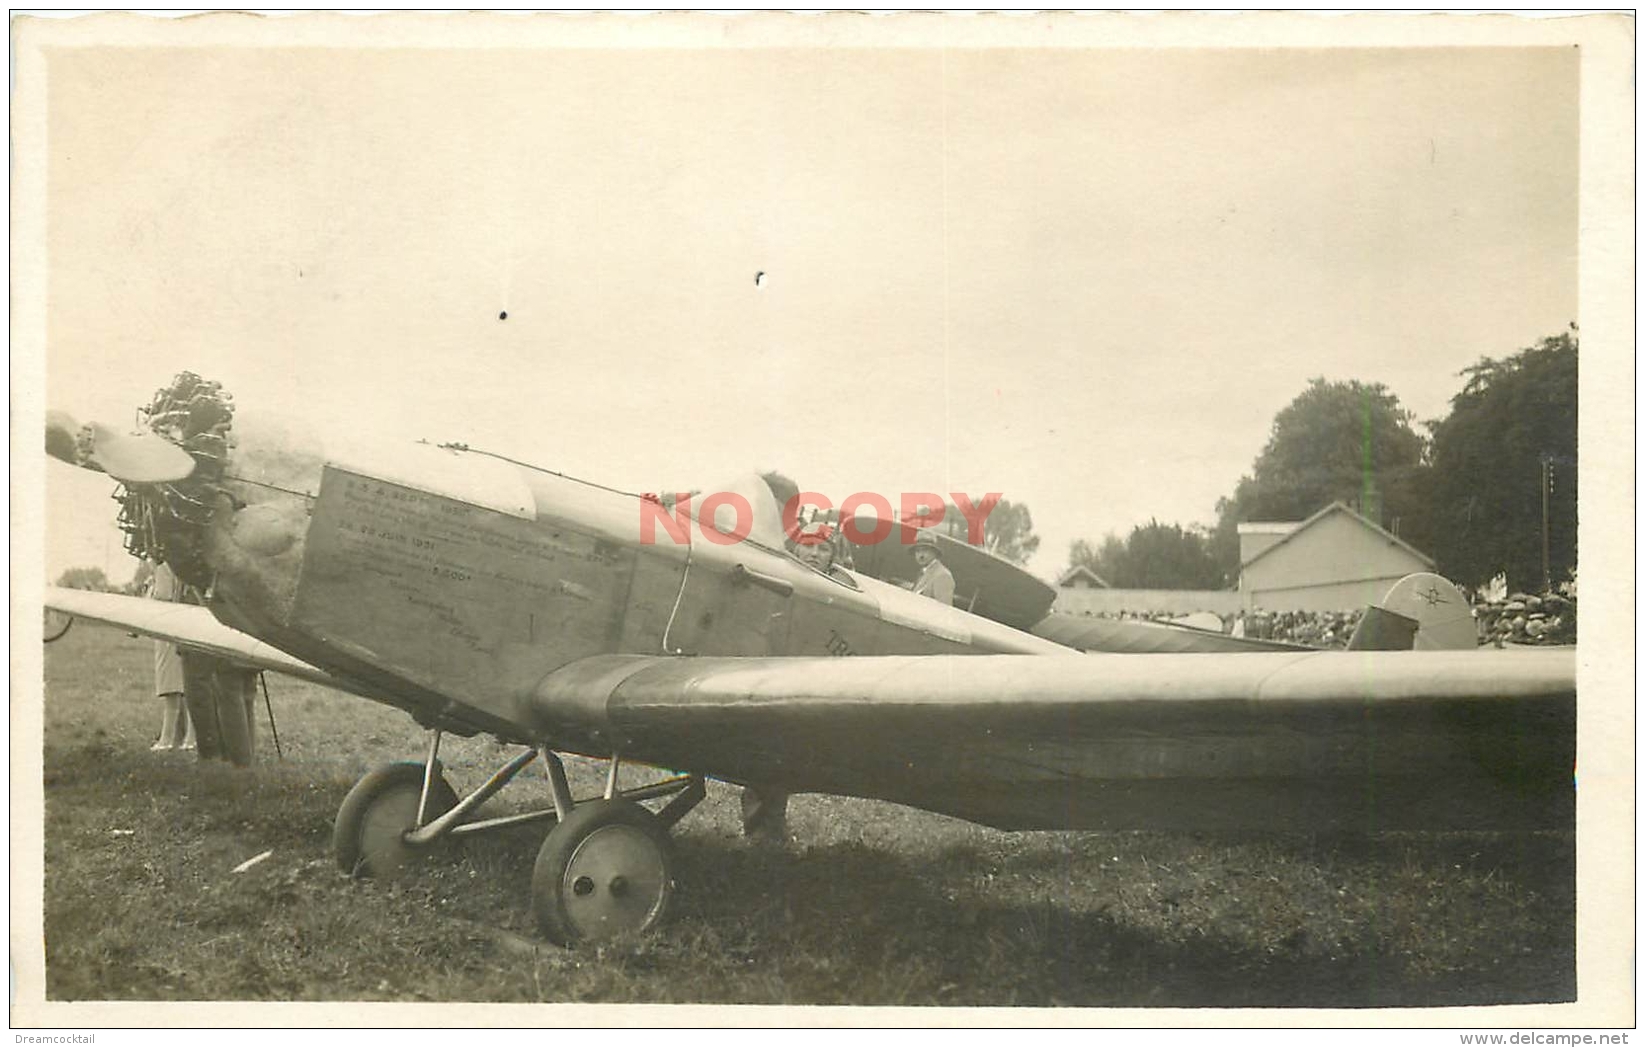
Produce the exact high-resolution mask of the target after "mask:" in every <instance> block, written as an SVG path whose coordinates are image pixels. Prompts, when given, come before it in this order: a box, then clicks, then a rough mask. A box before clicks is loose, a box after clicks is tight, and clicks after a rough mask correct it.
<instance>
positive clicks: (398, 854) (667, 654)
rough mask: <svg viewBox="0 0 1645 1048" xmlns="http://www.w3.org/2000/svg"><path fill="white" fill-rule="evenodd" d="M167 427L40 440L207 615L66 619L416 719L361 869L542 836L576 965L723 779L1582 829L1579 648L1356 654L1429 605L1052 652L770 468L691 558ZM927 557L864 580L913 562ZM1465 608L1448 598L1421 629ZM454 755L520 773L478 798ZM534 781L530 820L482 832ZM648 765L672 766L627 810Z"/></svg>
mask: <svg viewBox="0 0 1645 1048" xmlns="http://www.w3.org/2000/svg"><path fill="white" fill-rule="evenodd" d="M143 415H144V419H145V423H146V424H145V425H144V426H143V427H141V428H140V432H138V433H136V434H130V433H125V432H121V431H119V430H116V429H111V428H109V427H100V426H91V427H87V428H86V429H84V430H76V429H75V428H74V427H72V425H71V424H70V423H68V422H66V421H64V420H61V419H58V420H56V421H55V422H54V423H52V424H51V425H49V426H48V429H49V430H51V432H48V449H54V451H55V453H57V454H59V455H61V456H62V457H65V458H69V459H71V460H73V461H76V462H78V463H80V464H83V465H90V466H91V467H93V468H100V469H102V470H103V471H104V472H106V473H108V474H109V475H110V476H111V477H112V478H114V479H115V480H118V481H119V482H120V483H121V488H120V490H119V491H118V498H119V499H120V502H121V506H122V511H121V525H122V527H123V528H124V529H125V531H126V533H127V536H128V547H129V548H130V549H131V551H132V552H133V553H134V554H136V555H138V556H142V557H146V558H149V559H152V560H157V561H165V562H166V563H169V564H170V565H171V566H172V568H173V570H174V571H175V572H176V573H177V575H178V576H179V577H181V578H182V579H184V580H185V581H186V582H187V583H189V584H191V585H193V586H195V587H197V588H198V589H199V590H200V591H201V592H202V593H203V594H204V595H205V597H204V600H205V603H204V606H183V605H168V604H161V603H158V602H154V601H145V600H138V599H135V598H126V597H120V596H115V595H110V594H100V593H87V592H77V591H68V590H62V589H51V590H49V591H48V595H47V598H46V603H47V605H48V606H49V607H50V608H53V609H56V610H57V611H59V612H64V613H68V614H70V615H73V616H76V617H80V618H85V619H88V620H95V621H100V622H103V623H109V624H114V625H117V626H119V627H121V628H124V629H127V630H132V631H137V632H140V633H143V634H147V635H150V636H154V637H158V638H163V639H168V640H171V641H174V642H176V643H178V644H179V645H183V646H185V647H188V648H192V649H194V650H198V651H204V652H211V653H215V654H219V655H223V656H227V657H231V658H233V659H235V660H238V661H241V662H244V663H247V664H250V665H254V666H258V667H263V668H267V669H273V670H278V671H281V672H285V673H289V674H293V675H295V676H297V677H301V678H304V679H307V680H311V681H317V682H319V683H322V684H325V685H329V686H331V687H334V688H338V689H342V690H345V691H349V692H353V693H355V694H359V695H363V696H367V697H369V698H371V699H375V700H377V701H380V702H384V703H388V704H391V705H393V706H396V707H398V708H400V709H402V710H405V711H406V712H407V713H409V714H410V715H411V716H413V717H414V718H416V720H417V722H418V723H419V724H420V725H422V726H423V727H424V728H426V729H427V730H428V732H429V745H428V749H427V752H426V754H425V755H424V756H423V757H422V759H421V760H419V761H414V762H407V763H396V764H390V765H388V766H386V767H382V768H378V769H376V770H374V771H371V772H369V773H368V774H366V775H365V776H364V777H363V778H362V779H360V780H359V782H358V783H357V784H356V785H355V787H354V788H353V789H352V790H351V791H350V792H349V794H348V796H347V797H346V798H345V799H344V801H343V802H342V805H341V808H340V810H339V812H338V816H337V821H336V826H335V833H334V846H335V850H336V853H337V859H338V861H339V863H340V864H341V866H342V868H343V869H344V870H345V871H347V872H349V873H351V874H354V875H375V876H380V877H387V876H393V875H395V874H396V872H397V871H399V870H401V869H402V868H405V867H406V866H407V865H408V864H410V863H412V862H413V861H416V860H418V859H420V858H421V857H422V856H423V855H425V854H426V853H427V852H428V851H429V850H430V846H431V845H433V844H435V843H436V842H439V841H441V840H442V839H445V838H448V837H451V836H453V835H462V834H468V833H476V832H481V831H484V830H487V829H491V828H496V827H499V826H505V825H517V824H519V823H521V822H528V821H542V822H545V823H553V828H552V829H550V830H549V831H548V834H547V836H546V838H545V840H544V843H543V845H542V849H541V851H540V853H539V855H538V858H537V860H536V865H535V868H534V872H533V878H532V890H531V904H532V908H533V911H534V914H535V917H536V920H537V922H538V925H539V927H540V928H541V930H542V931H543V932H544V933H545V934H546V935H547V936H549V937H550V938H552V939H555V940H557V941H560V942H565V943H571V942H577V941H583V940H591V939H592V940H597V939H603V938H607V937H610V936H614V935H621V934H625V933H633V932H637V931H642V930H645V929H648V928H650V927H652V926H653V925H654V924H655V923H656V922H657V921H658V920H659V919H660V918H661V917H662V915H663V913H664V910H665V908H666V906H667V903H668V901H669V898H670V895H671V894H672V892H673V890H674V876H673V872H672V870H673V867H672V858H671V850H670V846H669V841H668V831H669V830H670V829H671V828H672V827H673V826H674V825H675V824H676V823H677V822H678V821H679V820H680V819H681V818H682V817H683V816H685V815H686V814H687V812H689V811H690V809H691V808H692V807H693V806H694V805H696V804H697V803H698V802H699V801H700V800H701V799H702V798H703V796H704V794H705V787H704V780H705V778H710V777H711V778H715V779H719V780H724V781H728V782H732V783H737V784H742V785H745V786H748V787H753V788H755V789H764V790H768V791H772V792H775V793H779V794H780V793H798V792H822V793H833V794H843V795H853V796H859V797H871V798H879V799H884V800H889V801H894V802H900V803H903V804H908V805H912V806H914V807H918V808H923V809H927V810H930V811H935V812H942V813H946V814H949V815H954V816H958V817H961V818H964V819H969V820H973V821H976V822H981V823H985V824H988V825H991V826H996V827H1002V828H1007V829H1031V828H1037V829H1099V828H1100V829H1181V828H1188V829H1217V830H1226V829H1237V828H1257V827H1281V828H1287V829H1310V830H1326V829H1334V830H1352V831H1377V830H1384V829H1394V828H1492V827H1495V828H1507V827H1523V826H1531V827H1570V826H1571V825H1572V824H1573V821H1574V786H1573V763H1574V759H1575V698H1576V695H1575V692H1576V686H1575V660H1574V654H1573V652H1572V651H1570V650H1569V649H1565V650H1536V651H1523V652H1513V653H1505V652H1491V651H1472V650H1444V651H1429V650H1365V649H1369V648H1378V647H1388V646H1393V645H1391V644H1389V643H1378V638H1379V637H1380V638H1382V640H1384V641H1386V640H1387V638H1388V637H1394V638H1395V639H1396V641H1397V646H1400V647H1412V646H1413V644H1414V643H1415V641H1416V639H1417V638H1418V637H1419V636H1420V635H1421V633H1422V629H1423V621H1424V616H1423V615H1422V614H1413V615H1405V614H1403V613H1400V612H1399V611H1398V609H1393V610H1390V611H1388V612H1387V615H1389V616H1393V618H1392V619H1386V616H1384V618H1385V619H1386V621H1396V625H1397V620H1400V619H1403V620H1404V621H1405V628H1403V629H1399V628H1394V629H1391V630H1390V629H1382V630H1380V631H1379V632H1378V633H1377V634H1376V635H1375V636H1368V637H1365V638H1361V641H1360V642H1359V643H1357V644H1356V647H1357V648H1359V649H1361V650H1354V651H1349V652H1315V651H1306V650H1270V651H1249V650H1240V651H1237V652H1224V651H1221V649H1222V648H1223V647H1225V646H1226V645H1225V642H1224V641H1223V640H1222V639H1218V640H1216V641H1215V643H1214V644H1211V643H1210V642H1209V641H1208V640H1207V638H1205V637H1202V638H1200V640H1202V641H1206V642H1207V644H1208V645H1209V646H1211V647H1215V648H1217V649H1219V650H1213V651H1204V650H1199V649H1197V648H1195V647H1193V646H1186V647H1179V648H1175V649H1171V648H1167V649H1160V648H1158V647H1157V646H1153V647H1150V646H1148V645H1145V646H1144V648H1143V649H1140V650H1152V651H1159V650H1166V651H1168V652H1169V651H1172V650H1175V651H1178V652H1181V653H1165V654H1149V655H1131V654H1112V653H1090V654H1087V653H1082V652H1081V651H1080V650H1078V649H1079V648H1087V647H1101V646H1102V645H1101V644H1096V643H1082V639H1083V640H1084V641H1090V640H1091V639H1092V637H1094V636H1095V635H1096V634H1090V635H1086V634H1081V633H1080V632H1079V630H1078V628H1077V627H1078V626H1079V624H1078V623H1074V624H1068V623H1062V624H1060V625H1059V624H1057V623H1055V622H1053V623H1052V626H1050V627H1047V626H1046V625H1045V623H1046V622H1047V621H1048V619H1049V615H1048V611H1047V609H1048V608H1049V604H1050V600H1049V596H1048V595H1043V594H1042V597H1043V598H1044V599H1043V604H1042V603H1039V602H1038V601H1039V598H1035V599H1032V600H1030V599H1027V597H1025V596H1024V595H1025V594H1026V593H1029V592H1030V591H1031V590H1032V587H1029V586H1026V585H1025V584H1023V583H1022V582H1021V580H1020V579H1018V580H1017V582H1016V583H1015V588H1012V585H1007V584H995V585H993V586H992V588H991V586H990V582H989V579H990V578H992V577H993V576H995V575H998V576H1000V578H1005V574H1002V573H1003V572H1004V569H1003V568H1002V567H1001V566H1000V565H1001V564H1003V562H1000V563H998V564H997V563H994V562H992V561H984V560H981V559H978V558H979V557H982V556H984V555H983V554H981V553H980V552H979V551H972V552H974V553H976V554H977V555H976V556H975V557H973V556H971V554H970V553H967V552H965V551H966V550H968V549H969V547H964V546H963V544H960V543H954V544H952V545H951V546H950V548H949V552H950V553H952V554H953V556H951V557H950V558H949V559H950V560H951V561H952V562H953V563H952V566H953V567H954V570H955V575H956V578H957V579H958V580H959V585H958V586H957V591H956V603H957V604H959V605H960V606H958V607H950V606H945V605H939V604H938V603H936V602H934V601H932V600H929V599H927V598H924V597H920V596H915V595H914V594H912V593H910V592H908V591H906V590H904V589H902V588H900V587H899V586H897V585H894V584H891V583H888V582H885V581H882V580H880V579H877V578H875V577H874V574H876V573H878V574H894V572H891V571H889V569H887V570H881V571H876V572H871V571H869V570H847V569H843V568H838V567H835V568H832V569H831V570H829V571H827V572H823V571H820V570H817V569H815V568H813V567H810V566H808V565H807V564H805V563H802V562H801V561H800V560H799V559H797V558H796V557H794V556H793V555H791V553H790V552H789V551H788V550H787V549H786V548H785V535H784V531H783V528H782V523H781V508H780V506H779V504H778V502H777V499H776V498H775V497H774V496H773V494H772V492H771V490H770V488H769V486H768V485H767V484H765V482H763V481H762V480H761V479H760V478H759V477H757V476H756V477H750V478H749V479H748V480H747V481H745V482H742V483H739V484H737V485H734V486H733V487H732V489H731V490H734V491H735V492H737V493H738V494H740V495H741V496H742V497H743V498H745V499H746V500H747V501H748V503H749V505H750V507H751V510H752V518H753V519H752V521H751V524H750V526H749V527H747V528H746V534H740V535H739V536H737V537H736V540H735V541H722V540H724V539H725V538H726V537H727V536H726V535H725V534H723V533H721V532H722V531H723V530H724V529H718V528H717V527H716V522H715V521H713V520H711V519H708V518H709V515H708V514H703V515H702V518H701V519H695V520H690V521H684V524H685V525H686V526H685V527H684V528H683V529H682V530H684V531H685V533H686V539H685V541H678V540H676V539H675V538H673V537H671V536H670V537H661V536H659V537H657V538H656V540H655V541H651V542H646V541H642V539H641V534H640V531H641V529H640V522H641V520H642V516H643V515H644V514H647V513H655V512H657V511H658V509H659V507H658V506H657V505H656V504H655V502H654V501H653V500H650V499H648V498H647V497H645V496H643V495H641V494H639V493H630V492H624V491H618V490H615V489H612V488H609V487H605V486H602V485H599V484H595V483H590V482H587V481H582V480H577V479H574V478H571V477H568V476H564V475H562V474H559V473H556V472H553V471H551V470H548V469H544V468H540V467H537V466H532V465H527V464H525V463H522V462H517V461H513V460H511V459H507V458H503V457H500V456H498V455H494V454H489V453H486V452H483V451H478V450H474V449H470V448H467V447H463V446H453V445H445V446H436V445H431V444H416V445H409V446H406V447H404V448H402V449H399V450H398V451H396V452H394V453H392V454H388V455H384V456H377V457H373V456H369V455H364V454H361V455H355V456H337V457H330V458H314V459H301V460H299V459H293V458H291V457H289V456H283V457H282V456H272V455H267V454H263V453H261V452H260V450H259V449H257V448H254V447H250V446H243V445H242V446H237V445H236V443H235V440H234V434H233V410H232V402H231V401H229V399H228V398H227V397H226V395H225V394H223V393H222V391H221V390H220V389H218V388H217V387H216V386H215V385H214V384H211V383H206V382H202V381H201V380H199V379H198V378H197V377H195V376H193V375H190V374H187V373H185V374H184V375H181V376H179V377H178V379H177V380H176V381H175V382H174V383H173V384H172V385H171V386H169V387H167V388H166V389H163V390H161V391H160V392H159V393H157V394H156V396H155V398H154V400H153V402H152V403H151V404H150V405H149V407H148V408H147V409H146V410H145V411H144V412H143ZM702 528H716V534H718V535H719V538H717V539H713V540H710V541H704V540H703V537H702V536H703V535H704V534H705V533H704V532H703V531H702V530H701V529H702ZM903 537H905V536H904V535H903V534H902V533H900V532H898V533H896V534H895V537H894V538H893V539H892V540H891V541H889V542H886V543H882V544H881V545H879V546H877V547H875V548H874V549H873V550H872V551H863V552H862V554H861V555H859V557H858V563H859V564H866V565H867V566H869V567H872V566H874V563H875V562H876V559H877V558H896V557H906V556H907V553H906V552H904V551H905V550H906V549H907V547H906V546H904V545H902V544H901V541H902V538H903ZM886 563H887V564H889V563H891V561H890V560H889V559H887V560H886ZM1038 585H1040V586H1043V584H1038ZM1430 586H1431V587H1432V584H1430ZM1046 588H1048V587H1046ZM1454 592H1455V591H1454V590H1447V591H1442V590H1440V589H1438V588H1432V594H1435V595H1437V599H1436V600H1435V601H1434V602H1432V603H1431V604H1430V605H1429V606H1430V607H1437V606H1438V603H1439V602H1441V601H1448V600H1450V599H1451V598H1450V594H1454ZM1416 603H1417V605H1418V606H1420V605H1421V604H1422V602H1421V601H1418V602H1416ZM967 609H969V610H967ZM1407 610H1410V608H1409V607H1407ZM1464 613H1465V611H1464ZM1449 614H1450V615H1453V616H1454V615H1455V614H1457V609H1456V608H1455V607H1452V608H1451V609H1450V610H1449ZM1092 628H1093V629H1095V630H1096V632H1097V633H1101V632H1102V630H1103V629H1106V628H1107V627H1092ZM1137 628H1139V629H1140V628H1142V627H1140V626H1139V627H1137ZM1059 630H1060V631H1062V632H1060V633H1059ZM1181 632H1184V633H1192V632H1194V631H1181ZM1111 639H1112V638H1111ZM1123 640H1124V638H1123V637H1122V638H1120V641H1123ZM1173 643H1176V642H1175V641H1173ZM1112 646H1116V647H1124V646H1125V644H1124V643H1119V642H1113V645H1112ZM1251 646H1252V645H1249V644H1247V645H1244V646H1243V647H1247V648H1248V647H1251ZM1419 646H1420V645H1419ZM1236 647H1240V646H1236ZM448 733H453V734H458V735H463V736H472V735H475V734H480V733H485V734H490V735H493V736H495V737H496V738H498V739H499V740H502V741H504V742H507V743H512V744H517V745H518V746H519V752H518V754H517V755H516V756H515V757H514V758H513V759H512V760H510V761H509V762H508V763H507V764H505V765H504V766H503V767H502V768H500V769H498V770H497V772H496V773H495V774H494V775H492V776H491V777H490V778H489V779H487V780H486V781H485V782H483V783H480V784H479V785H478V786H476V787H474V788H473V789H471V790H469V791H468V792H467V793H466V794H464V795H463V796H461V797H459V796H458V793H457V791H456V790H454V789H453V787H452V785H451V784H450V783H448V782H447V781H446V780H445V778H444V775H443V773H442V771H441V767H442V765H441V763H440V761H439V753H440V746H441V740H442V737H443V736H444V735H446V734H448ZM562 753H576V754H582V755H586V756H589V757H593V758H598V759H606V760H609V761H610V771H609V776H608V778H607V784H606V788H605V790H604V793H603V795H602V796H598V797H592V798H586V799H579V798H576V797H573V796H572V794H571V791H570V789H569V787H568V785H567V778H566V775H565V772H564V768H563V765H562V763H561V758H560V756H559V755H560V754H562ZM538 762H540V763H541V764H542V765H543V766H545V768H546V771H547V775H546V779H547V784H548V790H547V792H548V794H549V796H548V798H547V800H548V803H547V804H546V805H543V806H541V810H534V811H529V812H521V813H515V814H507V815H501V816H492V817H481V815H480V814H479V813H478V812H477V809H479V808H480V806H481V805H482V804H484V803H485V802H486V801H487V800H488V799H489V798H491V797H493V796H494V795H495V794H496V793H497V792H498V791H499V790H500V789H502V788H503V786H504V785H505V784H507V783H508V782H509V781H510V780H512V779H514V778H515V777H516V776H517V775H518V774H519V773H520V772H521V771H522V770H523V769H525V768H526V767H527V766H529V765H531V764H533V763H538ZM625 765H628V766H645V767H647V768H652V769H665V768H666V769H677V770H678V771H677V772H676V773H672V774H663V773H659V775H660V776H661V777H660V778H657V779H656V781H651V782H649V783H646V784H644V785H635V786H628V787H626V788H625V787H623V786H622V785H621V783H620V778H619V768H620V767H622V766H625ZM631 775H632V773H631ZM647 801H649V802H661V803H660V807H658V808H656V809H655V810H654V809H653V808H648V807H646V806H644V805H643V804H642V802H647Z"/></svg>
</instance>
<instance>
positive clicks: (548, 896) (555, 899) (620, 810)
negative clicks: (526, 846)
mask: <svg viewBox="0 0 1645 1048" xmlns="http://www.w3.org/2000/svg"><path fill="white" fill-rule="evenodd" d="M613 827H616V828H622V829H628V830H633V831H637V832H639V833H640V834H642V835H644V837H645V838H647V839H648V840H649V841H650V842H651V844H652V845H653V846H654V847H655V848H656V858H657V860H658V861H659V862H660V864H661V867H662V878H661V884H660V887H659V889H658V898H657V900H656V902H655V904H654V905H653V906H652V907H651V908H650V911H649V913H647V914H646V915H645V916H644V917H643V919H642V920H641V923H640V924H639V925H638V926H633V925H631V924H624V925H619V926H616V927H612V928H601V927H594V926H589V925H587V924H586V923H579V921H578V918H577V915H576V914H575V913H574V912H573V911H572V910H571V909H570V908H569V907H568V906H567V903H568V902H569V901H570V900H569V898H568V895H567V892H568V890H570V886H568V885H567V884H566V883H565V879H566V871H567V869H568V868H569V867H570V866H571V864H572V863H573V862H574V861H576V860H577V858H578V853H579V850H580V849H581V848H582V847H583V845H584V843H585V842H587V841H588V840H589V838H590V837H592V836H594V834H596V833H598V832H599V831H601V830H606V829H609V828H613ZM629 840H630V842H632V841H633V838H632V837H630V838H629ZM595 890H598V889H597V888H596V889H595ZM673 894H674V849H673V845H672V843H671V842H670V841H669V839H668V831H667V830H665V829H664V828H663V826H662V825H661V824H660V823H659V822H658V821H657V817H656V816H655V815H652V814H651V813H650V812H649V811H647V810H646V809H644V808H642V807H640V806H639V805H638V804H635V803H634V802H632V801H624V800H603V799H602V800H593V801H585V802H584V803H582V804H579V805H577V806H576V807H575V808H574V809H572V812H571V815H570V816H569V817H568V818H567V819H566V820H565V821H564V822H562V823H560V824H558V825H557V826H555V827H554V828H553V829H552V830H550V831H549V833H548V837H547V838H546V839H545V840H544V841H543V846H542V848H541V849H540V850H539V851H538V852H537V862H536V865H535V866H533V867H532V871H531V909H532V913H533V914H534V915H535V917H536V919H537V927H538V929H539V930H540V931H541V932H542V933H543V935H544V936H546V937H547V938H548V939H550V940H551V941H553V942H556V943H558V944H560V945H561V946H576V945H578V944H579V943H585V942H599V941H604V940H608V939H614V938H618V937H621V936H623V935H628V934H643V933H644V932H647V931H649V930H651V929H652V928H654V927H656V926H657V924H658V923H659V922H661V921H662V919H663V917H664V915H665V914H666V913H667V911H668V903H669V900H670V899H671V898H672V897H673Z"/></svg>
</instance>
